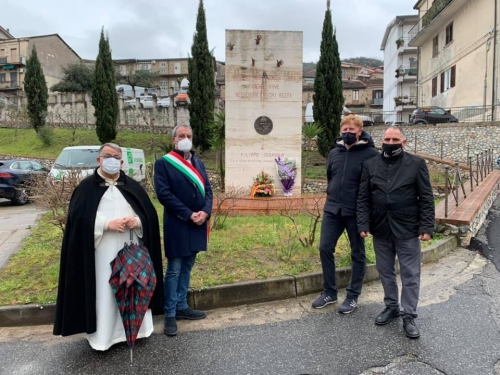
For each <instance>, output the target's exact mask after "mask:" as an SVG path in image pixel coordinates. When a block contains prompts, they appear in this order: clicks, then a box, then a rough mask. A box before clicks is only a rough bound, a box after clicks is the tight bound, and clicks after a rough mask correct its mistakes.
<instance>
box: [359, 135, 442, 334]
mask: <svg viewBox="0 0 500 375" xmlns="http://www.w3.org/2000/svg"><path fill="white" fill-rule="evenodd" d="M382 142H383V143H382V151H383V152H382V154H381V155H380V156H377V157H374V158H372V159H369V160H367V161H365V163H364V165H363V171H362V173H361V184H360V187H359V195H358V230H359V232H360V235H361V237H367V236H369V235H370V234H373V247H374V249H375V256H376V263H377V270H378V272H379V274H380V280H381V282H382V286H383V288H384V303H385V309H384V310H383V311H382V312H381V313H380V314H379V315H378V316H377V318H376V319H375V324H378V325H385V324H388V323H389V322H391V320H392V319H394V318H396V317H398V316H400V315H402V317H403V329H404V332H405V334H406V336H408V337H410V338H418V337H419V336H420V331H419V329H418V326H417V324H416V322H415V319H416V318H417V303H418V297H419V292H420V241H429V240H430V239H431V236H432V233H433V231H434V217H435V214H434V195H433V193H432V188H431V184H430V178H429V171H428V170H427V165H426V163H425V160H424V159H422V158H421V157H418V156H415V155H411V154H409V153H407V152H405V151H404V146H405V145H406V138H405V136H404V134H403V131H402V130H401V129H400V128H398V127H396V126H391V127H389V128H388V129H387V130H386V131H385V133H384V135H383V138H382ZM396 256H397V257H398V260H399V265H400V269H401V283H402V285H403V289H402V293H401V308H402V309H401V311H400V306H399V292H398V284H397V282H396V270H395V259H396Z"/></svg>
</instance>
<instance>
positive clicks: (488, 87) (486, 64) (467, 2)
mask: <svg viewBox="0 0 500 375" xmlns="http://www.w3.org/2000/svg"><path fill="white" fill-rule="evenodd" d="M497 3H498V0H419V1H417V3H416V4H415V6H414V9H416V10H418V17H419V19H418V22H417V23H416V25H415V26H414V27H413V28H412V29H411V30H410V32H409V39H410V42H409V45H410V46H412V47H418V48H419V60H418V61H419V64H418V91H419V95H418V99H417V104H418V105H419V106H428V105H435V106H439V107H443V108H452V107H462V106H492V107H493V105H496V104H497V103H498V94H497V91H498V61H499V58H498V52H499V49H498V42H497V40H498V35H497V34H498V31H497V29H496V28H495V25H496V24H498V20H499V19H498V9H497V7H498V4H497ZM487 116H488V118H491V116H492V113H491V111H490V113H489V114H487ZM493 116H494V115H493Z"/></svg>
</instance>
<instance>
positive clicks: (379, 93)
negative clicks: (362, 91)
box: [373, 90, 384, 99]
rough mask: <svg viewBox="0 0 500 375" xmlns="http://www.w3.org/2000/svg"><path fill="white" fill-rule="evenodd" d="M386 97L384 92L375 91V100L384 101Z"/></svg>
mask: <svg viewBox="0 0 500 375" xmlns="http://www.w3.org/2000/svg"><path fill="white" fill-rule="evenodd" d="M383 97H384V92H383V91H382V90H374V91H373V99H382V98H383Z"/></svg>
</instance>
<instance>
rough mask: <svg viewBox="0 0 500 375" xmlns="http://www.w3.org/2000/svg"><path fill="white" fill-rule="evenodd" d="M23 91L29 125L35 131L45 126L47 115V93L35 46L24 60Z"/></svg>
mask: <svg viewBox="0 0 500 375" xmlns="http://www.w3.org/2000/svg"><path fill="white" fill-rule="evenodd" d="M24 91H25V92H26V97H27V99H28V108H27V109H28V117H29V119H30V121H31V125H32V126H33V128H34V129H35V131H36V132H37V134H38V133H39V131H40V130H41V129H42V128H43V127H44V126H45V118H46V116H47V100H48V98H49V93H48V90H47V82H45V75H44V74H43V70H42V66H41V65H40V60H38V55H37V53H36V47H35V46H33V50H32V51H31V55H30V57H29V59H28V61H27V62H26V75H25V76H24Z"/></svg>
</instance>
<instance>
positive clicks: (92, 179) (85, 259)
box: [53, 144, 163, 336]
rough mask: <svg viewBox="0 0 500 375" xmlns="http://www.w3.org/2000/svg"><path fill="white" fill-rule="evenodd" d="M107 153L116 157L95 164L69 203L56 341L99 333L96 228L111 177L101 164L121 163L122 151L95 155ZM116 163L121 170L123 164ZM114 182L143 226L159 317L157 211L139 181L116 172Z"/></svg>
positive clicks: (160, 280) (152, 305)
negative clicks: (152, 271)
mask: <svg viewBox="0 0 500 375" xmlns="http://www.w3.org/2000/svg"><path fill="white" fill-rule="evenodd" d="M107 150H108V152H111V153H113V152H114V153H115V155H104V157H103V156H102V155H101V156H100V158H98V162H99V164H100V167H99V168H97V169H96V170H95V171H94V174H92V175H91V176H89V177H87V178H85V179H84V180H83V181H82V182H81V183H80V184H79V185H78V186H77V188H76V189H75V191H74V192H73V195H72V197H71V201H70V204H69V211H68V218H67V222H66V228H65V230H64V236H63V242H62V249H61V264H60V272H59V288H58V293H57V305H56V317H55V323H54V331H53V332H54V335H62V336H69V335H74V334H77V333H87V334H92V333H94V332H96V330H97V321H96V315H97V314H96V269H95V245H94V230H95V227H94V225H95V221H96V215H97V209H98V207H99V203H100V201H101V198H102V197H103V195H104V194H105V192H106V191H107V189H108V187H109V181H110V180H108V179H106V178H103V177H109V173H108V174H106V173H104V174H103V172H102V171H103V170H105V168H104V169H103V164H104V163H105V162H104V160H106V158H108V159H109V160H110V161H113V160H111V159H113V158H115V160H116V159H118V158H120V159H121V149H120V148H119V147H118V146H117V145H114V144H105V145H103V146H102V147H101V150H100V152H99V153H100V154H102V153H103V152H106V151H107ZM117 150H118V151H117ZM120 159H119V160H120ZM120 162H121V164H120V165H122V164H123V161H121V160H120ZM115 163H116V162H115ZM114 176H115V178H114V182H111V183H112V184H114V187H116V188H117V189H118V190H119V191H120V192H121V194H122V195H123V197H124V198H125V200H126V201H127V202H128V204H129V205H130V206H131V208H132V209H133V211H134V212H135V214H136V215H137V217H138V218H139V219H140V223H141V224H142V231H143V236H142V238H143V241H144V245H145V246H146V248H147V249H148V251H149V254H150V257H151V260H152V262H153V265H154V270H155V273H156V277H157V284H156V289H155V291H154V295H153V298H152V300H151V302H150V308H151V309H152V312H153V314H162V313H163V267H162V256H161V244H160V232H159V222H158V215H157V212H156V209H155V207H154V206H153V204H152V203H151V201H150V199H149V196H148V195H147V193H146V191H145V190H144V189H143V188H142V187H141V186H140V184H139V183H138V182H137V181H135V180H133V179H132V178H130V177H128V176H126V175H125V173H124V172H123V171H121V170H120V169H119V168H118V172H117V173H115V174H114ZM109 225H111V224H109ZM126 228H127V227H126V226H124V227H122V228H120V229H121V230H119V231H121V232H123V231H126V230H127V229H126ZM118 250H119V249H116V251H117V252H118Z"/></svg>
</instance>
